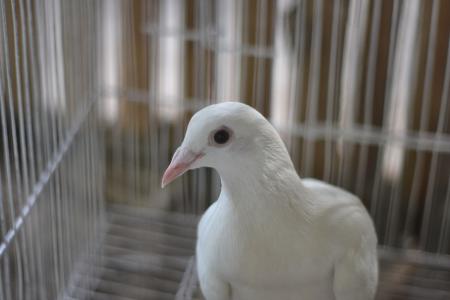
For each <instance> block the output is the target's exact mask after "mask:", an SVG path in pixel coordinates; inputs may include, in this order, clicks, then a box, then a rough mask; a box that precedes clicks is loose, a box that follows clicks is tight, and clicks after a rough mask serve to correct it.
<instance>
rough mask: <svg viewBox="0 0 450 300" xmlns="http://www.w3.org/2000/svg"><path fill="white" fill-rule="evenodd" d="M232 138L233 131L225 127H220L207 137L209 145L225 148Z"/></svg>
mask: <svg viewBox="0 0 450 300" xmlns="http://www.w3.org/2000/svg"><path fill="white" fill-rule="evenodd" d="M232 137H233V131H232V130H231V129H229V128H228V127H226V126H222V127H220V128H218V129H216V130H214V131H213V132H211V134H210V136H209V143H210V145H213V146H216V147H223V146H226V145H227V144H228V143H229V142H230V140H231V138H232Z"/></svg>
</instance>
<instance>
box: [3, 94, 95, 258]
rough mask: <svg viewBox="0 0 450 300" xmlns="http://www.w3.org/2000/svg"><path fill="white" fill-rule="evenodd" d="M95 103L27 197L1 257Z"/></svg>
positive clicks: (9, 232)
mask: <svg viewBox="0 0 450 300" xmlns="http://www.w3.org/2000/svg"><path fill="white" fill-rule="evenodd" d="M93 103H94V101H91V102H90V103H89V106H88V107H87V109H86V111H85V112H84V113H83V114H82V115H81V116H80V118H79V120H78V121H77V122H75V124H74V125H73V126H72V128H71V129H70V130H69V132H68V133H67V136H66V138H65V140H64V141H63V143H62V144H61V146H60V148H59V149H58V150H57V151H56V152H55V154H54V155H53V158H52V159H51V160H50V161H49V162H48V164H47V168H46V170H45V171H44V172H43V173H42V174H41V177H40V178H39V180H38V182H37V183H36V185H35V186H34V189H33V192H32V193H31V194H30V195H29V196H28V197H27V199H26V201H25V204H24V206H23V207H22V209H21V210H20V213H19V214H18V216H17V218H16V220H15V222H14V225H13V227H12V228H11V229H10V230H8V232H7V233H6V235H5V237H4V240H3V241H2V243H1V244H0V256H2V255H3V254H4V253H5V251H6V249H7V248H8V247H9V245H10V244H11V242H12V241H13V239H14V237H15V236H16V233H17V232H18V231H19V230H20V228H21V227H22V225H23V224H24V220H25V219H26V217H27V216H28V214H29V213H30V212H31V210H32V209H33V207H34V206H35V205H36V202H37V200H38V199H39V196H40V194H41V193H42V191H43V189H44V187H45V186H46V185H47V184H48V182H49V181H50V178H51V177H52V175H53V174H54V172H55V170H56V169H57V167H58V165H59V163H60V162H61V160H62V158H63V157H64V155H65V154H66V152H67V151H68V150H69V148H70V146H71V145H72V144H73V141H74V138H75V136H76V135H77V134H78V132H79V131H80V129H81V127H82V125H83V122H84V121H85V120H86V118H87V116H88V114H89V113H90V111H91V109H92V105H93Z"/></svg>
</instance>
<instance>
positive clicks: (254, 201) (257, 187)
mask: <svg viewBox="0 0 450 300" xmlns="http://www.w3.org/2000/svg"><path fill="white" fill-rule="evenodd" d="M263 149H268V150H266V151H262V152H261V153H258V154H255V158H254V159H252V160H248V159H247V160H245V161H244V160H243V161H239V162H237V164H236V165H234V166H229V168H224V169H222V170H218V171H219V175H220V177H221V181H222V192H223V193H225V194H226V196H227V197H225V198H226V199H228V200H227V201H230V202H231V204H232V205H233V206H235V207H237V208H239V210H240V211H247V212H248V211H258V207H260V208H261V209H262V210H266V209H267V208H268V207H272V208H283V207H285V208H286V207H287V208H289V207H290V205H291V204H292V203H290V201H297V202H300V203H301V202H303V204H302V205H300V207H302V208H304V209H305V213H306V214H308V211H307V210H308V209H309V207H311V205H310V203H311V201H310V199H311V197H310V195H309V191H308V190H307V188H306V187H305V186H303V184H302V182H301V180H300V177H299V176H298V174H297V172H296V170H295V168H294V166H293V164H292V161H291V159H290V157H289V154H288V152H287V150H286V149H285V147H284V145H283V144H281V145H280V144H278V145H275V147H274V145H272V146H271V147H265V148H263ZM269 150H270V151H269Z"/></svg>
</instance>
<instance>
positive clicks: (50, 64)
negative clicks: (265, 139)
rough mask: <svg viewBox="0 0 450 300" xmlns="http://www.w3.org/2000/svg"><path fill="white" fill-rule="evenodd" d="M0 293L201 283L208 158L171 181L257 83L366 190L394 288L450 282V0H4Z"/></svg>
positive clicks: (416, 291)
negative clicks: (215, 121) (203, 116)
mask: <svg viewBox="0 0 450 300" xmlns="http://www.w3.org/2000/svg"><path fill="white" fill-rule="evenodd" d="M0 21H1V22H0V24H1V25H0V28H1V32H0V43H1V47H0V74H1V75H0V100H1V101H0V124H1V133H0V135H1V143H0V156H1V157H0V179H1V180H0V242H1V244H0V299H1V300H3V299H6V300H13V299H33V300H34V299H46V300H47V299H173V298H174V297H177V299H192V298H196V297H197V298H198V297H201V295H200V294H199V292H198V291H195V289H196V279H195V263H194V260H193V258H192V257H193V255H194V245H195V235H196V233H195V231H196V230H195V228H196V223H197V221H198V216H199V215H200V214H201V213H202V212H203V211H204V210H205V209H206V208H207V207H208V205H209V204H210V203H211V202H212V201H214V199H215V198H216V197H217V194H218V191H219V190H220V185H219V180H218V178H217V175H216V174H215V173H214V172H213V171H212V170H197V171H194V172H190V173H189V174H187V176H184V177H183V178H182V179H179V180H177V181H176V182H174V183H173V184H172V185H171V186H170V187H168V188H166V189H165V190H161V188H160V176H161V174H162V172H163V169H164V168H165V167H166V166H167V164H168V162H169V160H170V157H171V155H172V154H173V152H174V150H175V148H176V147H177V146H178V145H179V143H180V142H181V140H182V137H183V134H184V129H185V127H186V125H187V122H188V121H189V119H190V117H191V116H192V114H193V113H195V111H197V110H198V109H200V108H201V107H204V106H206V105H208V104H211V103H216V102H221V101H226V100H235V101H242V102H245V103H247V104H249V105H251V106H253V107H255V108H256V109H258V110H259V111H260V112H261V113H262V114H264V115H265V116H266V117H267V118H268V119H269V120H270V121H271V122H272V124H273V125H274V126H275V127H276V128H277V130H278V131H279V132H280V134H281V135H282V138H283V139H284V141H285V143H286V145H287V147H288V149H289V152H290V154H291V156H292V159H293V162H294V165H295V166H296V168H297V170H298V172H299V174H300V176H301V177H315V178H320V179H323V180H325V181H327V182H330V183H332V184H335V185H338V186H341V187H343V188H345V189H347V190H349V191H351V192H353V193H355V194H356V195H358V196H359V197H360V198H361V199H362V201H363V202H364V204H365V205H366V207H367V208H368V210H369V212H370V213H371V215H372V217H373V219H374V223H375V226H376V229H377V233H378V236H379V242H380V257H381V261H382V272H381V284H380V292H379V293H378V299H447V298H450V290H449V288H448V286H450V285H449V282H450V271H449V270H450V258H449V255H450V188H449V185H450V124H449V123H450V121H449V119H450V117H449V116H450V112H449V110H450V108H449V103H450V98H449V97H450V38H449V34H450V2H449V1H440V0H433V1H419V0H408V1H401V0H395V1H389V0H379V1H375V0H373V1H369V0H361V1H360V0H346V1H344V0H334V1H324V0H316V1H310V0H249V1H239V0H230V1H214V0H165V1H162V0H151V1H143V0H142V1H141V0H139V1H131V0H108V1H102V0H99V1H88V0H79V1H70V0H43V1H32V0H0Z"/></svg>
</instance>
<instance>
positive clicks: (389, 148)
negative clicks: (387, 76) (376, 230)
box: [382, 0, 421, 245]
mask: <svg viewBox="0 0 450 300" xmlns="http://www.w3.org/2000/svg"><path fill="white" fill-rule="evenodd" d="M420 10H421V3H420V2H419V1H418V0H416V1H408V2H407V3H405V5H404V6H403V7H402V17H401V20H400V25H399V32H400V35H399V45H398V48H397V49H396V54H395V55H396V58H395V60H396V66H395V68H394V72H395V77H394V80H395V81H396V82H397V83H398V84H395V85H394V86H393V87H392V89H391V93H390V95H389V97H390V98H392V99H391V100H390V103H392V101H395V102H396V104H397V105H394V107H390V111H389V113H390V115H388V126H389V127H390V130H393V131H394V132H396V133H397V134H399V135H404V134H405V132H406V130H407V126H408V115H409V112H408V106H410V105H408V104H409V102H410V101H411V100H410V99H411V98H412V96H413V95H414V92H415V86H416V84H415V79H416V76H415V72H416V71H417V52H416V50H415V49H416V48H417V42H416V40H417V38H416V36H417V35H418V34H419V30H420V28H419V23H420V22H419V19H420ZM410 49H411V50H410ZM402 84H403V85H404V89H401V88H400V85H402ZM406 85H408V86H406ZM405 90H407V91H405ZM396 155H399V157H398V159H397V160H394V159H393V157H395V156H396ZM404 156H405V149H404V146H403V145H402V144H401V143H395V142H393V143H388V144H387V145H386V148H385V152H384V157H383V163H382V168H383V176H385V177H387V178H389V175H390V176H391V178H390V179H393V178H395V175H396V176H398V178H399V179H398V180H397V182H395V184H394V186H393V188H392V190H391V191H390V192H389V194H390V195H389V197H390V200H389V206H388V214H387V218H388V220H387V228H386V233H387V235H386V238H387V239H386V241H387V243H388V244H390V245H394V243H395V242H396V238H397V236H398V226H399V217H398V214H399V210H400V204H401V203H400V199H399V198H400V194H401V192H402V191H401V185H402V180H401V178H403V172H404V167H403V161H404ZM386 171H388V172H386Z"/></svg>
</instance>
